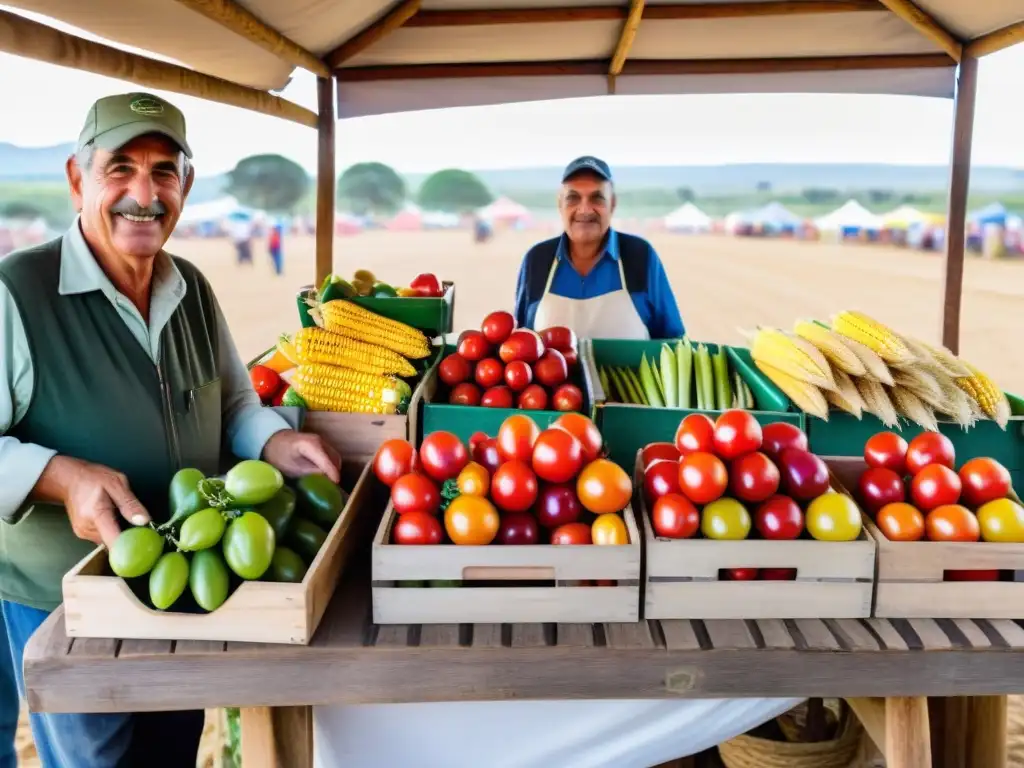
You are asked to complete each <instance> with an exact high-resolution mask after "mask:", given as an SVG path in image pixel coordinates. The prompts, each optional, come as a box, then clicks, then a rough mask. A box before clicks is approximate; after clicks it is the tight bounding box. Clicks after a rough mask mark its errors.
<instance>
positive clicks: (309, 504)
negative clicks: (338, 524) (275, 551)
mask: <svg viewBox="0 0 1024 768" xmlns="http://www.w3.org/2000/svg"><path fill="white" fill-rule="evenodd" d="M296 487H297V488H298V496H299V499H298V501H299V514H301V515H302V516H303V517H305V518H306V519H307V520H310V521H312V522H314V523H316V524H317V525H319V526H320V527H321V528H323V529H325V530H328V531H329V530H330V529H331V528H332V527H333V526H334V523H335V521H336V520H337V519H338V515H340V514H341V510H342V509H343V508H344V507H345V502H346V501H348V494H347V493H345V491H343V490H342V489H341V488H340V487H338V486H337V485H336V484H335V483H333V482H331V479H330V478H329V477H327V475H324V474H321V473H317V474H313V475H305V476H303V477H301V478H299V481H298V482H297V483H296Z"/></svg>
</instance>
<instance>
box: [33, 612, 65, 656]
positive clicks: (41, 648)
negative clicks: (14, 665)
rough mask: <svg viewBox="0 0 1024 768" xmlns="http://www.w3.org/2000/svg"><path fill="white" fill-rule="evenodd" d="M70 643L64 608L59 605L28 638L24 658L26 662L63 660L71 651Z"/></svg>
mask: <svg viewBox="0 0 1024 768" xmlns="http://www.w3.org/2000/svg"><path fill="white" fill-rule="evenodd" d="M71 642H72V640H71V638H70V637H68V636H67V630H66V629H65V625H64V606H63V605H60V606H58V607H57V610H55V611H54V612H53V613H51V614H50V615H49V616H47V617H46V620H45V621H43V623H42V624H41V625H40V626H39V628H38V629H37V630H36V631H35V634H33V635H32V637H30V638H29V640H28V643H27V644H26V645H25V655H24V658H25V660H26V661H28V660H30V659H31V660H41V661H54V660H60V659H63V658H64V657H65V656H67V655H68V652H69V651H70V650H71Z"/></svg>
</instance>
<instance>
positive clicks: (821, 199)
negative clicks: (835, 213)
mask: <svg viewBox="0 0 1024 768" xmlns="http://www.w3.org/2000/svg"><path fill="white" fill-rule="evenodd" d="M800 194H801V195H803V198H804V200H806V201H807V202H808V203H812V204H815V205H817V204H820V203H831V202H835V201H836V200H838V199H839V190H836V189H827V188H819V187H808V188H807V189H805V190H803V191H802V192H801V193H800Z"/></svg>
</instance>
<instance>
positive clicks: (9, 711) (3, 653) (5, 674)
mask: <svg viewBox="0 0 1024 768" xmlns="http://www.w3.org/2000/svg"><path fill="white" fill-rule="evenodd" d="M19 711H20V701H19V699H18V683H17V681H16V680H15V677H14V660H13V659H12V658H11V646H10V644H9V643H8V642H7V633H6V632H0V768H18V755H17V753H16V752H15V750H14V736H15V734H16V733H17V732H18V713H19Z"/></svg>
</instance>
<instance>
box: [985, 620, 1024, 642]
mask: <svg viewBox="0 0 1024 768" xmlns="http://www.w3.org/2000/svg"><path fill="white" fill-rule="evenodd" d="M988 623H989V624H990V625H991V626H992V628H993V629H994V630H995V631H996V632H998V633H999V635H1000V637H1002V638H1003V639H1004V640H1005V641H1006V645H1007V646H1008V647H1010V648H1024V629H1021V627H1020V625H1019V624H1017V623H1016V622H1014V621H1010V620H1009V619H989V621H988Z"/></svg>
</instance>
